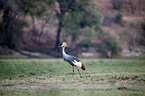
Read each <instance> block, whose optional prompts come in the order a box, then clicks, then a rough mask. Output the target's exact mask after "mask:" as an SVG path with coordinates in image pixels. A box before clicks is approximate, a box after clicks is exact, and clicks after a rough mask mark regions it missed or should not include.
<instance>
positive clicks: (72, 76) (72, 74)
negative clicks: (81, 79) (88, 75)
mask: <svg viewBox="0 0 145 96" xmlns="http://www.w3.org/2000/svg"><path fill="white" fill-rule="evenodd" d="M72 67H73V73H72V77H74V66H72Z"/></svg>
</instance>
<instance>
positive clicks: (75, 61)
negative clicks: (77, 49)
mask: <svg viewBox="0 0 145 96" xmlns="http://www.w3.org/2000/svg"><path fill="white" fill-rule="evenodd" d="M66 60H67V62H69V63H70V64H71V65H73V66H74V65H75V66H78V67H81V68H82V69H83V70H85V69H86V68H85V66H84V65H83V63H82V62H81V61H80V60H79V59H78V58H77V57H75V56H71V55H69V56H68V58H67V59H66Z"/></svg>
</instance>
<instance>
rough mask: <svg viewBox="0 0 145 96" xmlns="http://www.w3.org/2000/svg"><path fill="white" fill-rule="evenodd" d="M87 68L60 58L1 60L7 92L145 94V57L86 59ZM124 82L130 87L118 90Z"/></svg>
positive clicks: (1, 83)
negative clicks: (73, 73) (84, 68)
mask: <svg viewBox="0 0 145 96" xmlns="http://www.w3.org/2000/svg"><path fill="white" fill-rule="evenodd" d="M82 61H83V63H84V65H85V66H86V69H87V70H86V71H82V70H81V69H80V72H81V74H82V76H83V78H79V75H78V73H77V70H75V76H74V77H72V74H71V73H72V67H71V66H70V65H69V64H68V63H67V62H64V61H63V60H60V59H50V60H49V59H48V60H43V59H32V60H30V59H24V60H7V59H5V60H1V61H0V95H2V96H3V95H4V96H29V95H30V96H40V95H42V96H145V94H144V93H145V60H144V59H142V60H138V59H100V60H96V59H88V60H87V59H83V60H82ZM121 86H124V87H126V88H127V89H125V90H118V88H119V87H121Z"/></svg>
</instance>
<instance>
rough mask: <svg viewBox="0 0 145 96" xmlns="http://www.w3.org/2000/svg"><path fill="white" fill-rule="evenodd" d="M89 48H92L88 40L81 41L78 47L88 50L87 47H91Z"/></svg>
mask: <svg viewBox="0 0 145 96" xmlns="http://www.w3.org/2000/svg"><path fill="white" fill-rule="evenodd" d="M91 46H93V43H92V42H91V40H89V39H88V40H84V41H82V42H81V43H80V47H86V48H88V47H91Z"/></svg>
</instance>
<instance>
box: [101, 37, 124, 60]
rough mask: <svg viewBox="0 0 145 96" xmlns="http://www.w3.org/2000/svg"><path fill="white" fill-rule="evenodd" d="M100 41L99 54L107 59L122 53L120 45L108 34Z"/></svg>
mask: <svg viewBox="0 0 145 96" xmlns="http://www.w3.org/2000/svg"><path fill="white" fill-rule="evenodd" d="M101 41H102V43H101V44H100V46H99V49H100V52H101V53H102V54H103V55H104V56H106V57H108V58H111V57H112V56H116V55H118V54H119V53H120V52H121V51H122V47H121V46H120V44H119V43H118V42H117V41H116V40H115V38H113V37H112V36H111V35H109V34H107V35H105V36H103V38H102V39H101Z"/></svg>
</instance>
